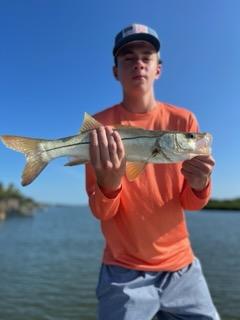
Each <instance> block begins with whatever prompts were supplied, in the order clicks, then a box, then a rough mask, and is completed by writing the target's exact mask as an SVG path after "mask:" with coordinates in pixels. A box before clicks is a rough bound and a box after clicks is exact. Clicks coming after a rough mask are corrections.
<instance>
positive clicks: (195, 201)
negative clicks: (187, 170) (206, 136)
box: [180, 113, 212, 210]
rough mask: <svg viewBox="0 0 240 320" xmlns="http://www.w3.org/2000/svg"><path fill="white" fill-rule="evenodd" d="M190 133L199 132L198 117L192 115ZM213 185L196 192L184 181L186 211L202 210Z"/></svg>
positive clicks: (182, 196) (183, 203) (182, 195)
mask: <svg viewBox="0 0 240 320" xmlns="http://www.w3.org/2000/svg"><path fill="white" fill-rule="evenodd" d="M188 130H189V132H199V126H198V122H197V120H196V117H195V116H194V115H193V114H192V113H190V116H189V126H188ZM211 187H212V183H211V180H210V181H209V183H208V185H207V186H206V187H205V188H204V189H203V190H200V191H199V190H194V189H192V188H191V187H190V186H189V184H188V183H187V181H186V179H184V183H183V188H182V192H181V194H180V201H181V204H182V207H183V209H185V210H200V209H202V208H203V207H204V206H205V205H206V204H207V203H208V201H209V198H210V195H211V189H212V188H211Z"/></svg>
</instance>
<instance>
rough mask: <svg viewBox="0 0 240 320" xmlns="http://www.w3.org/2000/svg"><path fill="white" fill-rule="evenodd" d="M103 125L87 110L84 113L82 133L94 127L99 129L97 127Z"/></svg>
mask: <svg viewBox="0 0 240 320" xmlns="http://www.w3.org/2000/svg"><path fill="white" fill-rule="evenodd" d="M101 126H102V124H101V123H100V122H98V121H97V120H95V119H94V118H93V117H92V116H90V114H88V113H87V112H85V113H84V119H83V124H82V126H81V128H80V133H83V132H85V131H90V130H93V129H97V128H99V127H101Z"/></svg>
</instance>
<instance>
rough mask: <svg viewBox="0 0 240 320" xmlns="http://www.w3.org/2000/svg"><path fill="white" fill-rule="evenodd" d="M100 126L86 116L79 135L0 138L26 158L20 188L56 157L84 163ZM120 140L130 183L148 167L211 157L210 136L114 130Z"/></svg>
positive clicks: (136, 129) (5, 136)
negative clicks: (90, 139) (149, 164)
mask: <svg viewBox="0 0 240 320" xmlns="http://www.w3.org/2000/svg"><path fill="white" fill-rule="evenodd" d="M99 126H102V124H101V123H99V122H98V121H96V120H95V119H94V118H93V117H91V116H90V115H88V114H87V113H85V115H84V122H83V125H82V127H81V129H80V132H79V134H78V135H75V136H70V137H66V138H61V139H57V140H46V139H32V138H26V137H20V136H10V135H3V136H1V140H2V142H3V143H4V144H5V145H6V146H7V147H9V148H11V149H13V150H15V151H18V152H22V153H24V154H25V156H26V161H27V163H26V166H25V168H24V171H23V174H22V185H23V186H26V185H28V184H30V183H31V182H32V181H33V180H34V179H35V178H36V177H37V176H38V175H39V174H40V172H41V171H42V170H43V169H44V168H45V167H46V166H47V164H48V163H49V162H50V161H51V160H53V159H55V158H58V157H63V156H70V157H71V160H70V162H68V163H67V164H66V165H67V166H73V165H76V164H83V163H87V162H89V160H90V156H89V143H90V142H89V132H90V131H91V130H93V129H96V128H98V127H99ZM114 130H117V131H118V132H119V134H120V136H121V139H122V141H123V144H124V148H125V153H126V160H127V165H126V176H127V178H128V179H129V180H130V181H132V180H134V179H135V178H136V177H137V176H138V175H139V174H140V172H141V171H142V170H143V169H144V167H145V165H146V164H147V163H177V162H181V161H184V160H187V159H191V158H193V157H195V156H197V155H210V154H211V143H212V136H211V135H210V134H209V133H194V132H178V131H157V130H145V129H142V128H136V127H126V126H115V127H114Z"/></svg>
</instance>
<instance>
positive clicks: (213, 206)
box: [204, 198, 240, 210]
mask: <svg viewBox="0 0 240 320" xmlns="http://www.w3.org/2000/svg"><path fill="white" fill-rule="evenodd" d="M204 209H208V210H240V198H236V199H226V200H216V199H211V200H210V201H209V203H208V204H207V205H206V206H205V207H204Z"/></svg>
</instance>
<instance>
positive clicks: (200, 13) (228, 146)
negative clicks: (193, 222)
mask: <svg viewBox="0 0 240 320" xmlns="http://www.w3.org/2000/svg"><path fill="white" fill-rule="evenodd" d="M239 12H240V1H238V0H229V1H227V0H211V1H209V0H155V1H152V0H149V1H146V0H132V1H130V0H122V1H118V2H117V1H104V0H102V1H97V0H83V1H80V0H79V1H78V0H70V1H67V0H65V1H63V0H41V1H40V0H35V1H31V0H29V1H28V0H21V1H17V0H15V1H13V0H1V1H0V39H1V43H0V110H1V124H0V134H15V135H24V136H30V137H36V138H51V139H55V138H59V137H63V136H69V135H73V134H75V133H77V132H78V130H79V128H80V126H81V122H82V118H83V113H84V111H87V112H89V113H90V114H93V113H95V112H97V111H99V110H101V109H103V108H105V107H108V106H111V105H112V104H114V103H117V102H119V101H120V100H121V89H120V86H119V84H118V82H117V81H115V80H114V78H113V76H112V65H113V59H112V53H111V52H112V46H113V39H114V36H115V34H116V33H117V32H118V31H119V30H120V29H122V28H123V27H125V26H127V25H129V24H131V23H133V22H138V23H143V24H147V25H149V26H151V27H152V28H154V29H155V30H156V31H157V32H158V34H159V36H160V39H161V56H162V59H163V62H164V66H163V73H162V76H161V78H160V79H159V80H158V81H157V82H156V86H155V92H156V97H157V98H158V99H159V100H160V101H165V102H169V103H172V104H175V105H178V106H183V107H185V108H188V109H190V110H192V111H193V112H194V113H195V115H196V116H197V118H198V120H199V122H200V127H201V130H202V131H209V132H211V133H212V134H213V137H214V142H213V155H214V157H215V159H216V166H215V171H214V174H213V197H215V198H233V197H237V196H240V183H239V181H240V170H239V164H238V163H239V159H240V148H239V145H240V143H239V140H240V139H239V138H240V134H239V127H240V125H239V121H240V108H239V104H240V81H239V80H240V77H239V75H240V41H239V34H240V21H239ZM24 162H25V160H24V157H23V155H21V154H19V153H16V152H13V151H11V150H9V149H7V148H5V147H4V146H3V145H2V144H1V145H0V181H1V182H3V183H4V184H8V183H14V184H15V185H16V186H17V187H18V188H19V189H21V191H22V192H24V193H25V194H26V195H28V196H31V197H34V198H35V199H37V200H40V201H47V202H53V203H54V202H62V203H72V204H82V203H86V202H87V197H86V193H85V188H84V184H85V182H84V180H85V179H84V168H83V166H77V167H72V168H66V167H63V164H64V163H65V162H66V159H58V160H55V161H54V162H52V163H51V164H50V165H49V166H48V167H47V168H46V169H45V170H44V171H43V172H42V174H41V175H40V176H39V177H38V178H37V180H35V181H34V182H33V183H32V184H31V185H29V186H27V187H25V188H23V187H21V185H20V180H21V172H22V169H23V166H24Z"/></svg>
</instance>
